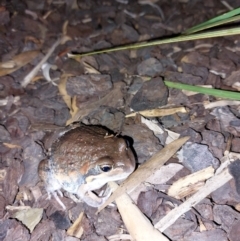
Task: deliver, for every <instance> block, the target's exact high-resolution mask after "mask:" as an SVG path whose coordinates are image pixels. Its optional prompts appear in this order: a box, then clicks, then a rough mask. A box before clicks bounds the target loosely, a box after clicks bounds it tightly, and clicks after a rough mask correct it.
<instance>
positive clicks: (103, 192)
mask: <svg viewBox="0 0 240 241" xmlns="http://www.w3.org/2000/svg"><path fill="white" fill-rule="evenodd" d="M85 188H86V187H84V185H82V186H81V187H79V189H78V193H77V196H79V197H80V198H81V199H82V200H83V201H84V202H85V203H87V204H88V205H89V206H92V207H100V206H101V205H102V204H104V203H105V202H106V200H107V199H108V198H109V197H110V195H111V189H110V188H109V187H108V186H107V184H106V185H104V186H103V187H101V188H100V189H98V190H94V191H91V190H87V191H86V190H84V189H85Z"/></svg>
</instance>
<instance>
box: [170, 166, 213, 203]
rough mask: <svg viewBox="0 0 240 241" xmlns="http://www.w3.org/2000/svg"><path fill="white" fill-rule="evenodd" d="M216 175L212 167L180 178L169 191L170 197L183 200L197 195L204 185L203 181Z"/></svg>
mask: <svg viewBox="0 0 240 241" xmlns="http://www.w3.org/2000/svg"><path fill="white" fill-rule="evenodd" d="M213 175H214V168H213V167H212V166H210V167H207V168H205V169H202V170H200V171H198V172H195V173H193V174H190V175H187V176H185V177H182V178H180V179H179V180H177V181H176V182H174V183H173V184H172V186H171V187H170V188H169V189H168V195H169V196H172V197H175V198H177V199H182V198H184V197H186V196H189V195H190V194H193V193H195V192H196V191H198V190H199V188H200V187H202V186H203V185H204V183H203V181H205V180H207V179H208V178H210V177H212V176H213Z"/></svg>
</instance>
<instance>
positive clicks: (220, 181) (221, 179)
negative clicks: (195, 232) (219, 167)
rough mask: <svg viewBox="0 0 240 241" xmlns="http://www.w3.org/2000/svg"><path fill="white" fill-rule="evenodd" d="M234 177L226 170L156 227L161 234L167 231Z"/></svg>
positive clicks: (172, 211) (171, 212) (210, 180)
mask: <svg viewBox="0 0 240 241" xmlns="http://www.w3.org/2000/svg"><path fill="white" fill-rule="evenodd" d="M231 179H232V176H231V175H230V173H229V172H228V169H225V170H224V171H223V172H221V173H220V174H218V175H215V176H214V177H212V178H211V179H209V180H208V181H207V182H206V184H205V185H204V186H203V187H202V188H201V189H200V190H199V191H198V192H197V193H195V194H194V195H193V196H191V197H190V198H189V199H188V200H187V201H185V202H184V203H183V204H181V205H180V206H178V207H176V208H174V209H173V210H171V211H170V212H169V213H168V214H167V215H166V216H165V217H164V218H162V219H161V220H160V221H159V222H157V223H156V224H155V225H154V227H155V228H156V229H158V230H159V231H160V232H163V231H164V230H166V229H167V228H168V227H169V226H171V225H172V224H173V223H174V222H175V221H176V220H177V219H178V218H179V217H180V216H181V215H183V214H184V213H186V212H187V211H189V210H190V209H191V207H194V206H195V205H196V204H198V203H199V202H200V201H201V200H203V199H204V198H205V197H207V196H208V195H209V194H211V193H212V192H213V191H215V190H217V189H218V188H220V187H221V186H223V185H224V184H225V183H227V182H228V181H230V180H231Z"/></svg>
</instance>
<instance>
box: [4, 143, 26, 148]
mask: <svg viewBox="0 0 240 241" xmlns="http://www.w3.org/2000/svg"><path fill="white" fill-rule="evenodd" d="M3 145H4V146H6V147H8V148H11V149H12V148H22V147H21V146H19V145H15V144H11V143H7V142H4V143H3Z"/></svg>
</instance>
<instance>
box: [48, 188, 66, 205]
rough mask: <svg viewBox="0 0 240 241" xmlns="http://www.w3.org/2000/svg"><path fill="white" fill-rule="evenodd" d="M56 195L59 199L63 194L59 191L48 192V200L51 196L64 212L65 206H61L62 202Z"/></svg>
mask: <svg viewBox="0 0 240 241" xmlns="http://www.w3.org/2000/svg"><path fill="white" fill-rule="evenodd" d="M58 195H59V196H60V197H63V194H62V192H61V191H60V190H57V191H54V192H48V198H47V199H50V198H51V196H53V197H54V198H55V200H56V201H57V202H58V204H59V205H60V206H61V207H62V208H63V209H64V210H65V209H66V206H65V205H64V204H63V202H62V201H61V200H60V198H59V197H58Z"/></svg>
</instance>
